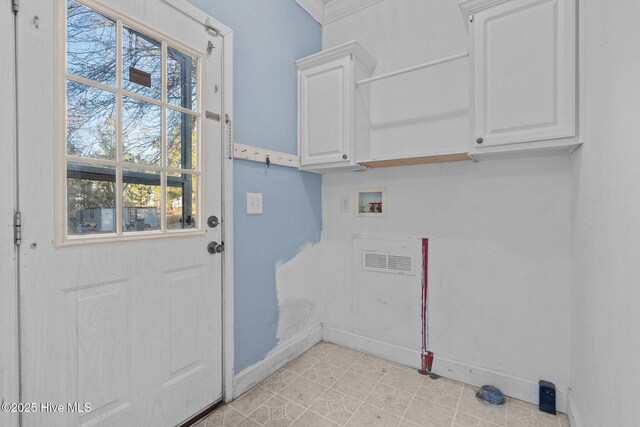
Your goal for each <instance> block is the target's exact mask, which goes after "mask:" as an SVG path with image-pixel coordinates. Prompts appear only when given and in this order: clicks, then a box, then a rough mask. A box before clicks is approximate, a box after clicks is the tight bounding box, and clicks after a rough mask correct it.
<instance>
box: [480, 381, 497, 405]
mask: <svg viewBox="0 0 640 427" xmlns="http://www.w3.org/2000/svg"><path fill="white" fill-rule="evenodd" d="M476 397H478V398H480V399H482V400H485V401H487V402H489V403H491V404H493V405H502V404H503V403H504V394H502V392H501V391H500V389H498V388H497V387H494V386H492V385H483V386H482V387H480V390H479V391H478V393H476Z"/></svg>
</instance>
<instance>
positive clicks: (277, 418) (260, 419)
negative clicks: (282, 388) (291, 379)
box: [249, 395, 305, 427]
mask: <svg viewBox="0 0 640 427" xmlns="http://www.w3.org/2000/svg"><path fill="white" fill-rule="evenodd" d="M304 411H305V409H304V408H303V407H302V406H300V405H298V404H296V403H293V402H291V401H290V400H288V399H285V398H284V397H282V396H278V395H276V396H273V397H272V398H271V399H269V400H268V401H267V402H265V403H264V405H262V406H260V407H259V408H258V409H256V410H255V411H254V412H253V413H252V414H251V415H250V416H249V418H251V419H252V420H254V421H255V422H257V423H258V424H260V425H262V426H269V427H287V426H289V425H291V424H292V423H293V422H294V421H295V420H296V419H297V418H298V417H299V416H300V415H302V413H303V412H304Z"/></svg>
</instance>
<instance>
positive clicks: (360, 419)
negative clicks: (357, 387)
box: [347, 403, 401, 427]
mask: <svg viewBox="0 0 640 427" xmlns="http://www.w3.org/2000/svg"><path fill="white" fill-rule="evenodd" d="M400 421H401V419H400V418H399V417H396V416H395V415H391V414H390V413H388V412H385V411H383V410H382V409H379V408H375V407H373V406H371V405H367V404H366V403H365V404H363V405H362V406H360V408H358V410H357V411H356V413H355V414H353V417H351V419H350V420H349V422H348V423H347V426H349V427H395V426H397V425H399V424H400Z"/></svg>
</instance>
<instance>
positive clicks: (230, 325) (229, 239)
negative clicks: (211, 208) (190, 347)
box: [220, 27, 235, 402]
mask: <svg viewBox="0 0 640 427" xmlns="http://www.w3.org/2000/svg"><path fill="white" fill-rule="evenodd" d="M225 28H226V27H225ZM223 37H224V41H223V45H222V49H223V52H222V88H223V92H222V111H221V114H220V115H221V120H223V126H222V129H223V131H222V132H223V133H222V136H223V138H222V173H223V178H222V179H223V185H222V232H223V233H224V234H223V236H222V237H223V240H222V241H223V242H224V244H225V247H226V250H225V251H224V256H223V261H222V262H223V266H222V397H223V399H224V400H225V402H229V401H231V400H232V399H233V387H234V383H235V362H234V358H235V353H234V346H235V340H234V329H235V327H234V299H233V295H234V278H233V248H234V244H233V159H230V158H229V155H228V153H227V141H228V140H229V139H231V140H232V138H233V135H229V134H228V133H229V132H232V130H231V129H232V128H230V126H227V125H226V123H225V122H224V117H225V116H226V115H229V118H230V120H231V123H233V32H232V31H231V30H228V31H227V32H226V33H225V34H224V36H223Z"/></svg>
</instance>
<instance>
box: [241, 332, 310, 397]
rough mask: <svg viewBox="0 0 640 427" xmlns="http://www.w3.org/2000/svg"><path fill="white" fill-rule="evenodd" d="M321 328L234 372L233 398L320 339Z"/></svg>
mask: <svg viewBox="0 0 640 427" xmlns="http://www.w3.org/2000/svg"><path fill="white" fill-rule="evenodd" d="M322 335H323V332H322V328H321V327H320V326H318V327H317V328H315V329H314V330H313V331H311V332H309V333H307V334H305V335H303V336H301V337H300V338H297V339H295V340H294V341H292V342H291V343H289V344H287V345H285V346H283V347H281V348H278V347H276V348H275V349H274V350H273V351H271V352H270V353H269V354H268V355H267V356H266V357H265V358H264V359H262V360H261V361H259V362H257V363H254V364H253V365H251V366H249V367H248V368H246V369H244V370H243V371H242V372H239V373H238V374H236V385H235V389H234V398H236V397H238V396H240V395H241V394H242V393H244V392H245V391H247V390H249V389H250V388H252V387H253V386H255V385H256V384H258V383H259V382H261V381H262V380H264V379H265V378H267V377H268V376H269V375H271V374H273V373H274V372H276V371H277V370H278V369H280V368H282V367H283V366H284V365H286V364H287V363H289V362H290V361H292V360H293V359H295V358H296V357H298V356H300V355H301V354H303V353H304V352H305V351H307V350H309V349H310V348H311V347H313V346H314V345H316V344H317V343H319V342H320V341H321V340H322Z"/></svg>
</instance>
